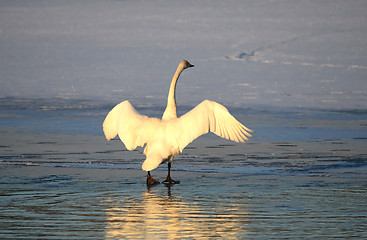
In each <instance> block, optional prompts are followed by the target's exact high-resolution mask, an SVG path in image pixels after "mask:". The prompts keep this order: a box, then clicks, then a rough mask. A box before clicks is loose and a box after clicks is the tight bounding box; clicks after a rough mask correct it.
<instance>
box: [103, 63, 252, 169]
mask: <svg viewBox="0 0 367 240" xmlns="http://www.w3.org/2000/svg"><path fill="white" fill-rule="evenodd" d="M192 66H193V65H191V64H190V63H188V62H187V61H182V62H181V63H180V64H179V66H178V68H177V70H176V73H175V75H174V77H173V79H172V83H171V87H170V91H169V95H168V100H167V108H166V110H165V112H164V114H163V117H162V120H161V119H158V118H149V117H147V116H145V115H142V114H140V113H138V112H137V111H136V110H135V108H134V107H133V106H132V105H131V104H130V102H129V101H124V102H121V103H120V104H118V105H116V106H115V107H114V108H113V109H112V110H111V111H110V112H109V113H108V115H107V117H106V119H105V120H104V122H103V132H104V134H105V136H106V139H107V140H110V139H112V138H114V137H116V135H118V136H119V137H120V139H121V141H122V142H123V143H124V144H125V147H126V148H127V149H128V150H134V149H135V148H136V147H137V146H141V147H143V146H144V145H146V147H145V149H144V154H145V155H146V160H145V161H144V163H143V165H142V169H143V170H145V171H151V170H153V169H155V168H157V167H158V165H159V164H161V163H162V162H164V161H166V160H169V161H172V159H173V157H174V156H176V155H177V154H180V153H181V152H182V150H183V149H184V148H185V147H186V146H187V145H188V144H189V143H191V142H192V141H193V140H195V139H196V138H198V137H199V136H201V135H203V134H206V133H208V132H213V133H215V134H216V135H218V136H220V137H222V138H226V139H229V140H232V141H235V142H245V141H247V140H248V137H251V134H250V133H249V132H252V131H251V130H250V129H248V128H247V127H245V126H244V125H242V124H241V123H240V122H238V121H237V120H236V119H235V118H234V117H233V116H232V115H231V114H230V113H229V112H228V110H227V109H226V108H225V107H224V106H222V105H221V104H219V103H216V102H213V101H209V100H205V101H203V102H202V103H200V104H199V105H198V106H196V107H195V108H194V109H192V110H191V111H189V112H188V113H186V114H185V115H183V116H181V117H180V118H177V115H176V101H175V88H176V82H177V79H178V77H179V76H180V74H181V72H182V71H183V70H184V69H186V68H187V67H192Z"/></svg>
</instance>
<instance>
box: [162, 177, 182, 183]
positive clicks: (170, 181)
mask: <svg viewBox="0 0 367 240" xmlns="http://www.w3.org/2000/svg"><path fill="white" fill-rule="evenodd" d="M163 183H168V184H179V183H180V181H175V180H173V179H172V178H171V176H167V178H166V180H164V181H163Z"/></svg>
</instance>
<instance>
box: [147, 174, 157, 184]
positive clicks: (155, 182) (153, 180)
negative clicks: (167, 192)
mask: <svg viewBox="0 0 367 240" xmlns="http://www.w3.org/2000/svg"><path fill="white" fill-rule="evenodd" d="M157 184H159V181H158V180H156V179H154V178H153V177H152V176H151V175H150V172H148V175H147V186H153V185H157Z"/></svg>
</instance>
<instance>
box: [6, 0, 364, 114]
mask: <svg viewBox="0 0 367 240" xmlns="http://www.w3.org/2000/svg"><path fill="white" fill-rule="evenodd" d="M366 12H367V3H366V1H364V0H360V1H358V0H352V1H342V0H336V1H335V0H328V1H322V2H320V1H296V2H295V1H290V0H285V1H264V0H260V1H225V2H223V1H200V2H197V1H185V3H184V4H183V3H182V2H178V1H112V0H111V1H38V0H36V1H31V2H28V1H1V3H0V76H1V78H0V84H1V89H0V97H9V96H16V97H36V98H49V97H61V98H88V99H100V100H107V101H109V102H114V103H117V102H119V101H120V100H122V99H131V100H133V101H134V102H135V103H139V104H141V103H144V104H147V103H148V104H163V103H162V102H164V99H165V97H166V95H167V91H168V86H169V81H170V79H171V77H172V75H173V73H174V71H175V69H176V67H177V64H178V62H179V61H180V60H182V59H187V60H189V61H190V62H192V63H193V64H195V65H196V67H195V68H194V69H190V70H189V71H187V72H185V73H184V74H183V76H182V77H181V79H180V82H179V84H178V96H177V99H178V101H179V102H180V103H181V104H186V105H194V104H195V105H196V104H197V103H199V102H200V101H202V100H204V99H207V98H209V99H212V100H215V101H219V102H222V103H224V104H226V105H232V106H239V107H247V106H258V105H266V106H284V107H290V106H292V107H304V108H321V109H330V108H331V109H365V108H366V107H367V97H366V96H367V84H366V79H367V41H366V39H367V15H366V14H365V13H366Z"/></svg>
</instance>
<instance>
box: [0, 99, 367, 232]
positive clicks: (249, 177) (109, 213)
mask: <svg viewBox="0 0 367 240" xmlns="http://www.w3.org/2000/svg"><path fill="white" fill-rule="evenodd" d="M1 103H2V104H1V118H0V127H1V128H0V130H1V138H0V141H1V142H0V158H1V163H0V225H1V228H0V237H1V239H184V238H186V239H199V238H200V239H217V238H218V239H246V238H249V239H256V238H257V239H269V238H291V239H297V238H305V239H320V238H356V239H362V238H366V237H367V221H366V215H367V204H366V203H367V200H366V199H367V167H366V166H367V165H366V163H367V151H366V146H367V145H366V142H367V141H366V140H367V113H366V112H364V111H319V110H317V111H313V110H305V109H272V110H271V111H269V110H266V109H265V108H256V109H255V108H252V109H251V108H250V109H238V108H230V107H229V110H230V111H231V112H232V113H233V114H234V115H235V116H236V117H237V118H238V119H239V120H240V121H242V122H243V123H245V124H246V125H247V126H248V127H249V128H251V129H254V130H255V131H256V132H255V133H254V137H253V138H252V139H251V140H250V142H248V143H246V144H236V143H233V142H230V141H226V140H222V139H220V138H217V137H215V136H214V135H206V136H204V137H201V138H199V139H197V140H196V141H194V142H193V143H191V144H190V145H189V146H188V147H187V148H186V149H185V150H184V152H183V153H182V154H181V155H179V156H177V157H176V158H175V160H174V162H173V172H172V177H173V178H174V179H177V180H180V181H181V183H180V184H176V185H171V186H168V185H165V184H160V185H157V186H154V187H151V188H147V186H146V185H145V173H144V172H143V171H142V170H141V162H142V160H143V159H144V156H143V155H142V154H141V153H142V149H137V150H135V151H133V152H129V151H126V150H125V148H124V147H123V146H122V143H121V142H120V141H119V140H118V139H116V140H114V141H110V142H107V141H106V140H105V139H104V137H103V135H102V131H101V124H102V121H103V118H104V116H105V114H106V113H107V112H108V110H109V109H110V108H111V107H112V106H113V105H109V104H103V103H94V102H91V101H81V100H75V101H71V100H60V99H58V100H39V99H33V100H30V99H2V101H1ZM188 109H189V107H181V108H180V111H183V112H184V111H187V110H188ZM138 110H139V111H140V112H143V113H144V114H148V115H150V116H159V115H160V114H161V111H162V110H163V107H161V106H150V107H147V106H138ZM152 174H153V176H154V177H156V178H157V179H159V180H163V179H164V177H165V175H166V166H165V164H164V165H163V166H160V167H159V168H158V169H156V170H154V171H153V172H152Z"/></svg>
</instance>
